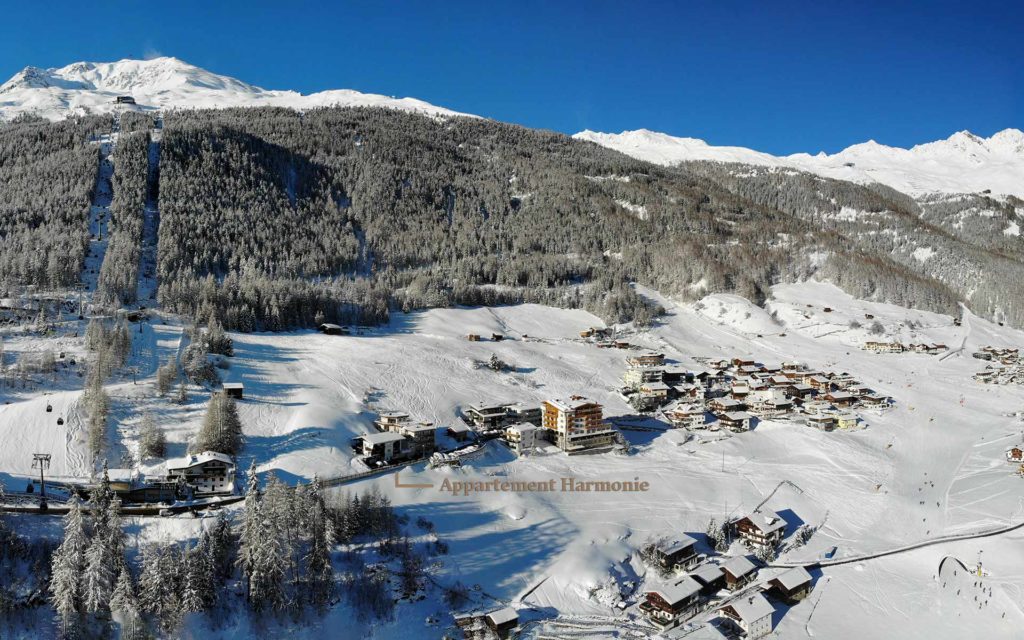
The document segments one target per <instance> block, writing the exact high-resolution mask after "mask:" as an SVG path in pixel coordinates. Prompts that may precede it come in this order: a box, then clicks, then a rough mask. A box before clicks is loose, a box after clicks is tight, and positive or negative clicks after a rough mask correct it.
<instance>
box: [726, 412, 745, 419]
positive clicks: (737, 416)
mask: <svg viewBox="0 0 1024 640" xmlns="http://www.w3.org/2000/svg"><path fill="white" fill-rule="evenodd" d="M722 417H723V418H725V419H727V420H750V418H751V415H750V414H749V413H747V412H746V411H727V412H725V413H724V414H722Z"/></svg>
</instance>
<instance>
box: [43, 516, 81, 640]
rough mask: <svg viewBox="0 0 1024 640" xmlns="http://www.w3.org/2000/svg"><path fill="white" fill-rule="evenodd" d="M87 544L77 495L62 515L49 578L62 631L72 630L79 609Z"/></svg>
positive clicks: (67, 633) (67, 632)
mask: <svg viewBox="0 0 1024 640" xmlns="http://www.w3.org/2000/svg"><path fill="white" fill-rule="evenodd" d="M87 544H88V540H87V538H86V534H85V524H84V522H83V519H82V510H81V506H80V505H79V502H78V500H77V498H72V499H71V503H70V509H69V510H68V514H67V515H66V516H64V540H63V542H61V544H60V546H59V547H58V548H57V550H56V551H55V552H54V554H53V561H52V571H51V573H52V577H51V579H50V600H51V602H52V603H53V608H54V609H55V610H56V611H57V615H58V617H60V621H61V628H62V630H63V632H64V634H65V635H70V634H72V633H73V631H74V628H75V623H76V621H77V614H78V613H79V611H80V606H81V597H80V594H81V591H80V589H79V578H80V577H81V575H82V569H83V568H84V566H85V549H86V545H87Z"/></svg>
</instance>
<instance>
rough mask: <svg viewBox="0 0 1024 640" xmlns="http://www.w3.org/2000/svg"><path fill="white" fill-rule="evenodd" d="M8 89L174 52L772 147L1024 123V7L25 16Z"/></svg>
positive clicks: (258, 9)
mask: <svg viewBox="0 0 1024 640" xmlns="http://www.w3.org/2000/svg"><path fill="white" fill-rule="evenodd" d="M4 23H5V24H4V25H3V26H2V27H0V76H3V78H7V77H9V76H11V75H13V74H14V73H16V72H17V71H18V70H20V69H21V68H22V67H24V66H26V65H34V66H40V67H50V66H63V65H65V64H68V63H70V62H74V61H78V60H92V61H107V60H116V59H120V58H125V57H142V56H144V55H153V54H163V55H173V56H176V57H179V58H181V59H183V60H186V61H188V62H191V63H193V64H196V65H199V66H201V67H204V68H207V69H209V70H211V71H214V72H217V73H224V74H227V75H232V76H235V77H238V78H240V79H242V80H245V81H247V82H251V83H253V84H257V85H260V86H263V87H266V88H272V89H295V90H298V91H301V92H303V93H309V92H313V91H318V90H322V89H332V88H351V89H357V90H360V91H367V92H374V93H384V94H388V95H398V96H414V97H417V98H421V99H424V100H427V101H428V102H432V103H434V104H438V105H442V106H446V107H450V108H453V109H457V110H460V111H465V112H470V113H476V114H479V115H483V116H488V117H492V118H496V119H499V120H505V121H509V122H516V123H520V124H524V125H527V126H531V127H542V128H548V129H555V130H558V131H563V132H566V133H573V132H576V131H579V130H581V129H587V128H589V129H593V130H597V131H615V132H617V131H622V130H623V129H638V128H647V129H652V130H657V131H665V132H668V133H671V134H673V135H682V136H693V137H699V138H703V139H705V140H708V141H709V142H711V143H713V144H728V145H742V146H748V147H753V148H755V149H759V150H764V151H768V152H771V153H777V154H779V153H792V152H796V151H809V152H816V151H819V150H825V151H829V152H834V151H838V150H839V149H841V148H843V147H846V146H848V145H850V144H853V143H856V142H863V141H865V140H867V139H869V138H873V139H875V140H877V141H879V142H882V143H886V144H891V145H899V146H909V145H913V144H915V143H918V142H926V141H930V140H934V139H938V138H944V137H947V136H949V135H950V134H951V133H953V132H955V131H957V130H960V129H969V130H971V131H973V132H975V133H978V134H981V135H991V134H992V133H994V132H996V131H998V130H1000V129H1004V128H1006V127H1017V128H1024V3H1022V2H1020V1H1019V0H1018V1H1016V2H1011V1H1005V2H985V1H975V2H969V3H947V2H920V3H897V2H873V1H872V0H858V1H857V2H842V3H840V2H830V1H825V2H784V1H778V2H708V3H696V2H684V1H679V2H640V1H635V2H625V1H622V0H619V1H618V2H603V1H600V0H592V1H590V2H574V1H563V2H554V1H549V2H534V1H532V0H521V1H519V2H502V3H489V2H486V1H481V0H477V1H475V2H463V1H461V0H453V1H451V2H445V3H434V2H425V1H419V2H413V1H410V2H385V1H384V0H380V1H377V2H371V1H366V2H334V3H327V2H316V3H314V2H308V3H307V2H301V1H299V2H288V3H285V2H266V3H263V2H258V1H253V2H234V1H231V0H221V1H218V0H206V1H205V2H189V1H183V2H178V3H166V2H162V3H153V2H132V3H114V2H107V3H99V6H98V7H97V6H91V7H90V8H89V9H88V10H87V11H83V9H82V5H81V4H79V3H66V4H64V3H61V2H50V3H47V4H46V8H45V9H43V8H40V7H39V6H31V3H20V5H19V7H17V8H15V7H12V6H8V7H5V9H4Z"/></svg>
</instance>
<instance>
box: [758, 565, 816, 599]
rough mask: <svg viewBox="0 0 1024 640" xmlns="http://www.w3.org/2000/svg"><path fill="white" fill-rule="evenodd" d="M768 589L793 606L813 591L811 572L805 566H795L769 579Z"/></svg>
mask: <svg viewBox="0 0 1024 640" xmlns="http://www.w3.org/2000/svg"><path fill="white" fill-rule="evenodd" d="M768 591H769V593H771V594H772V595H773V596H775V597H776V598H778V599H780V600H782V601H783V602H785V603H786V604H788V605H790V606H792V605H795V604H796V603H798V602H800V601H801V600H803V599H804V598H806V597H807V596H808V594H810V593H811V574H809V573H807V569H804V568H803V567H793V568H792V569H790V570H789V571H785V572H783V573H780V574H779V575H777V576H775V577H774V578H772V579H771V580H769V581H768Z"/></svg>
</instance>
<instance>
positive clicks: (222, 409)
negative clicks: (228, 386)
mask: <svg viewBox="0 0 1024 640" xmlns="http://www.w3.org/2000/svg"><path fill="white" fill-rule="evenodd" d="M241 448H242V421H241V419H240V418H239V417H238V407H237V406H235V401H234V400H232V399H231V398H229V397H228V396H227V395H226V394H223V393H215V394H213V395H212V396H210V403H209V404H208V405H207V407H206V415H205V416H203V424H202V426H200V428H199V435H198V436H196V441H195V445H194V450H195V451H197V452H201V451H218V452H220V453H226V454H228V455H235V454H236V453H238V451H239V450H240V449H241Z"/></svg>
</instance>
